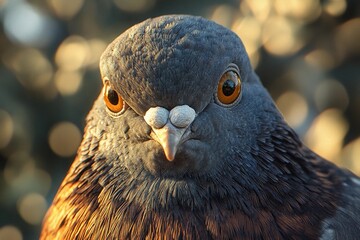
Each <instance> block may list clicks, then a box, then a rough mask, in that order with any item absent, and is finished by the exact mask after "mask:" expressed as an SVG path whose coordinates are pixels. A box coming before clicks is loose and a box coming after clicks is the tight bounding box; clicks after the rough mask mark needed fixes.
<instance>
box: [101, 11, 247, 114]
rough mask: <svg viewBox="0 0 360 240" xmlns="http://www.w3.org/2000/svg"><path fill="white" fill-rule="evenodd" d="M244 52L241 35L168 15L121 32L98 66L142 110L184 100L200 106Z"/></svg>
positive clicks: (131, 102)
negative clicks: (225, 71)
mask: <svg viewBox="0 0 360 240" xmlns="http://www.w3.org/2000/svg"><path fill="white" fill-rule="evenodd" d="M241 51H243V48H242V44H241V42H240V40H239V38H238V37H237V36H236V35H235V34H234V33H233V32H231V31H230V30H228V29H226V28H224V27H222V26H220V25H218V24H216V23H214V22H211V21H208V20H205V19H203V18H200V17H190V16H165V17H160V18H155V19H149V20H146V21H144V22H142V23H140V24H138V25H135V26H133V27H132V28H130V29H128V30H127V31H126V32H124V33H123V34H121V35H120V36H119V37H118V38H117V39H115V40H114V41H113V42H112V43H111V44H110V45H109V46H108V48H107V49H106V50H105V52H104V53H103V55H102V57H101V61H100V69H101V73H102V76H103V77H108V78H109V79H110V81H112V84H113V85H114V86H115V87H116V88H117V90H118V91H119V92H120V94H121V95H122V96H123V98H124V99H125V100H126V101H127V102H128V104H129V105H130V106H131V107H133V108H135V110H137V112H138V113H141V114H143V113H144V112H145V111H146V110H147V109H148V108H150V107H154V106H162V107H165V108H168V109H171V108H173V107H174V106H176V105H183V104H187V105H189V106H192V107H193V108H194V109H195V110H197V111H198V110H200V109H202V108H204V107H205V104H207V102H208V100H207V101H201V100H202V99H201V98H206V99H209V97H210V96H212V93H213V90H214V88H215V86H216V83H217V81H218V80H219V77H220V76H221V74H222V73H223V71H224V70H225V68H226V66H227V65H229V64H230V63H232V62H236V61H239V60H238V58H239V56H241V54H242V52H241ZM236 52H237V53H236Z"/></svg>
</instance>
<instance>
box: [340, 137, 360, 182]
mask: <svg viewBox="0 0 360 240" xmlns="http://www.w3.org/2000/svg"><path fill="white" fill-rule="evenodd" d="M359 156H360V138H357V139H355V140H353V141H351V142H350V143H348V144H347V145H346V146H345V147H344V149H343V151H342V153H341V158H340V159H341V162H340V164H341V165H342V166H343V167H346V168H349V169H351V170H352V171H353V172H354V173H355V174H358V175H360V161H359Z"/></svg>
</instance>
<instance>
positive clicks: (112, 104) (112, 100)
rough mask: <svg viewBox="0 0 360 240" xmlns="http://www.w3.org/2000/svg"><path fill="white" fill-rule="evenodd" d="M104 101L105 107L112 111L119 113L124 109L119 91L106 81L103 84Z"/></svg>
mask: <svg viewBox="0 0 360 240" xmlns="http://www.w3.org/2000/svg"><path fill="white" fill-rule="evenodd" d="M104 101H105V104H106V107H107V108H108V109H109V110H110V111H111V112H113V113H119V112H121V111H123V110H124V100H123V99H122V98H121V96H120V95H119V93H118V92H117V91H115V90H114V89H113V88H112V87H111V86H110V83H109V82H108V81H106V82H105V86H104Z"/></svg>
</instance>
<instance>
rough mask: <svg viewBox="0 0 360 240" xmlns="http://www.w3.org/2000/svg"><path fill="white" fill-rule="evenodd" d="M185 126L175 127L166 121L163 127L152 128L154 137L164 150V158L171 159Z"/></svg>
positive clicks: (173, 157) (173, 156)
mask: <svg viewBox="0 0 360 240" xmlns="http://www.w3.org/2000/svg"><path fill="white" fill-rule="evenodd" d="M185 131H186V128H177V127H175V126H174V125H172V124H171V123H170V122H168V123H167V124H166V125H165V126H164V127H162V128H159V129H153V132H154V133H155V135H156V136H154V139H155V140H156V141H157V142H159V143H160V144H161V146H162V148H163V150H164V153H165V156H166V159H167V160H168V161H173V160H174V159H175V154H176V151H177V149H178V146H179V144H180V141H181V139H182V137H183V135H184V133H185Z"/></svg>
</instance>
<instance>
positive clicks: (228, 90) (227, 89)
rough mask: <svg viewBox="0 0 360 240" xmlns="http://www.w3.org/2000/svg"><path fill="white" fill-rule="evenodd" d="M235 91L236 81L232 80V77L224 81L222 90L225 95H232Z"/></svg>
mask: <svg viewBox="0 0 360 240" xmlns="http://www.w3.org/2000/svg"><path fill="white" fill-rule="evenodd" d="M234 91H235V83H234V82H233V81H231V80H230V79H228V80H226V81H225V82H224V85H223V87H222V92H223V94H224V95H225V96H230V95H231V94H233V93H234Z"/></svg>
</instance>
